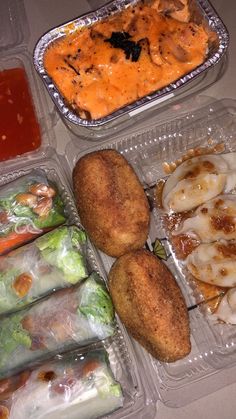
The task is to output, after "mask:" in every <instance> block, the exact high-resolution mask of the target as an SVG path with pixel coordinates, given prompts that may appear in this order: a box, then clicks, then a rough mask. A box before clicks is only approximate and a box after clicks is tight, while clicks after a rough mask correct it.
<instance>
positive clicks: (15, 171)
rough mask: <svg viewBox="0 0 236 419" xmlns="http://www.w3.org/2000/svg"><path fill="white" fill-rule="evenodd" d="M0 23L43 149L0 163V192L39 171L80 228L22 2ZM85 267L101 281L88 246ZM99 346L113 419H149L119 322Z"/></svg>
mask: <svg viewBox="0 0 236 419" xmlns="http://www.w3.org/2000/svg"><path fill="white" fill-rule="evenodd" d="M3 3H4V4H3ZM0 21H1V30H0V71H2V70H5V69H10V68H16V67H20V68H23V69H24V70H25V72H26V75H27V79H28V82H29V86H30V91H31V95H32V99H33V104H34V107H35V111H36V116H37V119H38V122H39V124H40V129H41V138H42V144H41V146H40V148H39V149H38V150H35V151H34V152H29V153H26V154H23V155H20V156H18V157H17V158H14V159H11V160H6V161H3V162H0V173H1V179H0V188H1V186H2V185H4V184H6V183H8V182H11V181H12V180H14V179H16V178H18V177H20V176H23V175H25V174H27V173H29V172H30V171H31V170H32V169H35V168H40V169H42V170H44V171H45V172H46V175H47V177H48V178H49V180H51V181H52V182H54V183H55V184H56V185H57V186H58V189H59V192H60V194H61V196H62V199H63V201H64V203H65V206H66V213H67V218H68V220H67V221H68V224H77V225H79V218H78V215H77V212H76V208H75V204H74V200H73V194H72V189H71V183H70V182H68V176H69V168H68V167H67V165H66V163H65V160H64V159H61V158H60V156H59V155H58V154H57V151H56V138H55V133H54V117H53V114H52V115H51V114H50V112H49V108H48V106H47V100H46V97H45V92H44V90H43V89H42V84H41V81H40V80H39V79H38V78H37V75H36V73H35V72H34V69H33V67H32V63H31V55H30V54H29V52H28V51H27V46H26V42H27V38H28V36H29V33H28V23H27V20H26V16H25V11H24V4H23V2H22V1H21V0H19V1H18V0H6V2H2V3H1V6H0ZM2 47H4V50H3V48H2ZM87 263H88V266H89V270H90V271H93V270H95V271H97V272H98V273H99V274H100V275H101V276H102V277H103V278H105V270H104V268H103V264H102V261H101V258H100V255H99V254H98V252H97V251H96V249H95V248H94V246H93V245H92V244H91V243H89V244H88V249H87ZM99 345H102V346H103V347H105V348H106V350H107V352H108V354H109V359H110V363H111V368H112V370H113V373H114V375H115V378H116V379H117V380H118V381H119V382H120V384H121V386H122V390H123V394H124V406H123V408H122V409H119V410H118V411H116V412H115V413H114V414H113V415H112V417H114V418H119V417H123V416H125V417H137V416H139V417H140V418H142V417H143V418H148V419H149V418H150V419H151V418H154V417H155V413H156V404H155V403H156V400H157V393H156V391H155V389H154V388H153V385H152V382H151V380H150V374H148V368H149V367H148V365H145V362H144V363H143V360H140V361H139V362H138V360H137V358H136V354H135V352H134V350H133V346H132V343H131V341H130V338H129V336H128V335H127V333H126V331H125V329H124V328H123V326H122V324H120V323H119V322H118V326H117V333H116V335H115V337H114V338H112V339H108V340H105V341H104V342H103V343H99V344H95V347H96V346H99ZM93 347H94V345H91V346H89V349H90V348H91V349H92V348H93ZM26 367H27V366H26Z"/></svg>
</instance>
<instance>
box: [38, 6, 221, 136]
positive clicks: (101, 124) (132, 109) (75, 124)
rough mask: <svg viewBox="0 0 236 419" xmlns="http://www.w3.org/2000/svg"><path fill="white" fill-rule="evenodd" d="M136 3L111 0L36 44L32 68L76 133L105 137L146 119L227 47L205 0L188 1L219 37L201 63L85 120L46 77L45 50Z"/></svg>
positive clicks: (217, 59)
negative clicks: (114, 108)
mask: <svg viewBox="0 0 236 419" xmlns="http://www.w3.org/2000/svg"><path fill="white" fill-rule="evenodd" d="M136 3H137V0H114V1H112V2H110V3H108V4H107V5H105V6H103V7H101V8H99V9H97V10H95V11H94V12H91V13H89V14H86V15H84V16H82V17H80V18H77V19H75V20H72V21H70V22H67V23H65V24H63V25H61V26H58V27H56V28H54V29H52V30H50V31H49V32H47V33H46V34H45V35H43V36H42V37H41V38H40V40H39V41H38V43H37V45H36V47H35V51H34V65H35V68H36V70H37V72H38V73H39V75H40V76H41V78H42V80H43V82H44V84H45V86H46V88H47V91H48V93H49V95H50V96H51V98H52V100H53V102H54V103H55V105H56V107H57V110H58V111H59V114H60V116H61V117H62V118H63V120H64V122H65V123H66V124H67V126H68V127H69V128H70V129H71V130H72V131H73V132H74V133H75V134H76V135H78V136H81V137H85V136H86V137H88V138H90V139H94V140H96V139H98V138H99V137H100V138H105V137H106V136H108V135H111V134H114V132H117V131H119V130H121V129H124V128H127V126H129V125H131V124H132V125H133V124H134V123H135V122H136V121H137V120H139V121H140V120H141V119H143V118H144V117H145V118H146V117H147V115H149V113H150V110H153V108H154V107H155V109H157V108H159V107H160V106H162V105H163V103H164V102H165V101H170V100H173V98H175V96H177V95H179V94H180V93H183V91H184V90H186V89H189V88H190V87H191V86H192V87H193V86H194V84H195V82H197V81H196V80H198V78H199V77H202V76H203V75H204V74H205V73H206V72H207V71H208V70H209V69H211V68H213V67H214V66H215V65H216V64H217V63H218V62H219V61H220V60H221V58H222V57H223V56H224V54H225V51H226V50H227V47H228V33H227V30H226V28H225V26H224V24H223V23H222V21H221V20H220V18H219V16H218V15H217V14H216V12H215V10H214V9H213V8H212V6H211V5H210V3H209V2H208V0H198V1H197V2H196V4H195V3H194V2H191V9H193V19H197V21H199V19H200V21H203V22H205V23H206V24H207V25H209V27H210V28H211V30H213V31H214V32H215V33H216V34H217V38H218V40H217V42H215V41H214V42H212V44H211V45H209V52H208V54H207V57H206V59H205V60H204V62H203V64H202V65H200V66H198V67H197V68H196V69H194V70H193V71H191V72H189V73H188V74H186V75H185V76H183V77H181V78H180V79H178V80H176V81H175V82H173V83H171V84H169V85H168V86H166V87H165V88H162V89H160V90H159V91H156V92H154V93H151V94H149V95H147V96H145V97H143V98H141V99H139V100H137V101H135V102H133V103H131V104H129V105H127V106H124V107H123V108H121V109H119V110H117V111H115V112H113V113H111V114H110V115H108V116H106V117H104V118H100V119H97V120H88V119H83V118H81V117H79V116H78V114H76V112H75V111H73V110H72V109H70V108H69V107H68V106H67V104H66V101H65V99H64V98H63V96H62V95H61V94H60V92H59V90H58V89H57V87H56V85H55V84H54V83H53V81H52V79H51V78H50V77H49V76H48V74H47V71H46V69H45V67H44V54H45V51H46V50H47V48H48V47H49V46H50V45H51V44H52V43H53V42H55V41H57V40H58V39H60V38H62V37H64V36H65V35H67V34H69V33H73V32H75V31H76V30H77V29H78V28H81V27H86V26H89V25H92V24H94V23H96V22H98V21H101V20H103V19H105V18H106V17H108V16H109V15H111V14H112V15H113V14H115V13H118V12H119V11H121V10H123V9H124V8H126V7H128V6H129V5H135V4H136ZM192 4H194V7H192ZM196 6H197V7H196ZM198 82H199V80H198Z"/></svg>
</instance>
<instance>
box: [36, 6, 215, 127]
mask: <svg viewBox="0 0 236 419" xmlns="http://www.w3.org/2000/svg"><path fill="white" fill-rule="evenodd" d="M209 36H210V35H209V30H207V29H206V28H205V27H204V25H202V24H196V23H194V22H192V21H191V19H190V13H189V8H188V0H181V1H180V0H152V1H148V0H147V1H142V2H139V3H138V4H136V5H135V6H129V7H128V8H126V9H124V10H123V11H121V12H119V13H116V14H114V15H111V16H109V17H108V18H106V19H104V20H102V21H99V22H97V23H95V24H93V25H91V26H87V27H82V28H81V29H77V30H76V31H75V32H73V33H71V34H68V35H66V36H64V37H63V38H61V39H59V40H57V41H55V42H53V43H52V44H51V46H49V47H48V49H47V51H46V52H45V56H44V66H45V69H46V72H47V73H48V75H49V76H50V78H51V79H52V81H53V82H54V84H55V85H56V87H57V88H58V90H59V91H60V93H61V95H62V96H63V97H64V99H65V100H66V103H67V105H69V106H70V107H71V108H72V109H73V110H75V111H76V113H77V114H78V115H79V116H80V117H81V118H84V119H95V120H96V119H99V118H102V117H105V116H107V115H109V114H111V113H112V112H114V111H115V110H117V109H119V108H121V107H123V106H125V105H127V104H130V103H132V102H134V101H136V100H137V99H139V98H142V97H144V96H146V95H147V94H150V93H152V92H154V91H156V90H158V89H161V88H163V87H165V86H167V85H168V84H170V83H171V82H174V81H175V80H177V79H178V78H180V77H181V76H183V75H184V74H187V73H189V72H190V71H192V70H193V69H194V68H196V67H198V66H199V65H200V64H202V63H203V61H204V60H205V58H206V55H207V52H208V41H209Z"/></svg>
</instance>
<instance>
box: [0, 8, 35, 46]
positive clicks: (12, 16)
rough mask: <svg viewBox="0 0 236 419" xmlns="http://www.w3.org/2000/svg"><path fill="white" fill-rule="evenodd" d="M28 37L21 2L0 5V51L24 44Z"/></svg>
mask: <svg viewBox="0 0 236 419" xmlns="http://www.w3.org/2000/svg"><path fill="white" fill-rule="evenodd" d="M28 36H29V30H28V24H27V20H26V17H25V10H24V3H23V0H18V1H15V0H4V1H1V3H0V51H2V50H4V51H6V49H8V48H10V47H11V48H12V47H13V46H17V45H20V44H23V43H25V42H26V40H27V38H28Z"/></svg>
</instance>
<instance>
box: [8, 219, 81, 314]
mask: <svg viewBox="0 0 236 419" xmlns="http://www.w3.org/2000/svg"><path fill="white" fill-rule="evenodd" d="M85 243H86V235H85V233H84V231H82V230H80V229H79V228H78V227H76V226H70V227H67V226H63V227H58V228H57V229H55V230H53V231H51V232H49V233H47V234H45V235H44V236H42V237H39V238H38V239H36V240H35V241H34V242H33V243H30V244H28V245H25V246H22V247H21V248H19V249H17V250H13V251H11V252H10V253H8V255H5V256H1V257H0V314H2V313H7V312H10V311H14V310H16V309H19V308H21V307H24V306H26V305H28V304H30V303H32V302H34V301H36V300H38V299H39V298H41V297H42V296H44V295H46V294H49V293H51V292H53V291H55V290H56V289H59V288H65V287H69V286H71V285H73V284H76V283H78V282H79V281H80V280H82V279H83V278H85V277H87V275H88V272H87V267H86V259H85V256H86V255H85Z"/></svg>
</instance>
